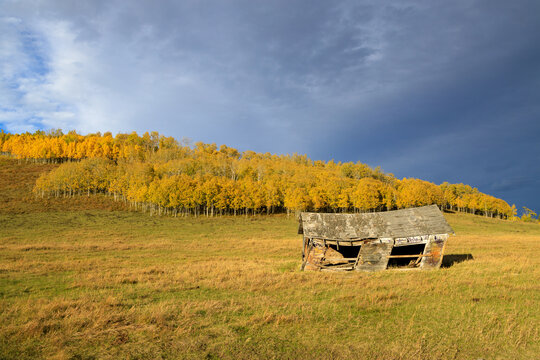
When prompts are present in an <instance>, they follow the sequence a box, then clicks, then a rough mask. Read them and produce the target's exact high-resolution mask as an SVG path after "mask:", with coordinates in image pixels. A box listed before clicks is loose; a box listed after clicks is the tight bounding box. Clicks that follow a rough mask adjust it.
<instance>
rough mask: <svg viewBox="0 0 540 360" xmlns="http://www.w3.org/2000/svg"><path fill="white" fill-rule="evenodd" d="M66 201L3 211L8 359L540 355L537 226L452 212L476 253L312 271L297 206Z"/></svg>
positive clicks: (0, 297)
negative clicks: (211, 208) (382, 267)
mask: <svg viewBox="0 0 540 360" xmlns="http://www.w3.org/2000/svg"><path fill="white" fill-rule="evenodd" d="M11 166H15V165H13V164H11ZM16 166H19V165H16ZM20 166H21V170H24V169H27V168H29V167H32V166H34V165H20ZM0 171H1V170H0ZM0 181H1V183H2V184H5V183H6V180H5V179H2V180H0ZM21 183H24V181H21ZM21 186H23V185H21ZM0 189H1V188H0ZM2 191H3V189H2ZM12 191H22V190H21V189H19V190H12ZM36 201H38V200H36ZM54 201H55V200H51V202H54ZM58 201H59V203H53V204H52V205H50V206H49V208H48V209H45V210H41V211H30V210H28V211H26V210H25V211H24V212H23V211H15V212H14V213H13V212H9V211H8V210H7V209H6V208H4V210H3V211H1V212H0V324H1V327H0V358H1V359H36V358H47V359H49V358H50V359H116V358H130V359H131V358H133V359H155V358H209V359H211V358H224V359H230V358H235V359H236V358H240V359H251V358H278V359H281V358H287V359H289V358H298V359H319V358H320V359H323V358H325V359H326V358H362V359H478V358H483V359H508V358H512V359H537V358H538V354H539V353H540V333H539V325H538V324H540V310H539V306H538V304H539V303H540V266H539V265H540V257H539V256H538V254H539V252H540V226H539V225H537V224H522V223H510V222H505V221H500V220H492V219H485V218H481V217H474V216H470V215H455V214H448V215H447V218H448V220H449V222H450V223H451V225H452V226H453V227H454V229H455V230H456V233H457V234H458V235H457V236H453V237H451V238H450V240H449V243H448V246H447V254H450V255H463V254H471V255H472V257H473V258H474V259H473V260H467V261H462V262H455V263H453V264H451V266H449V267H446V268H443V269H440V270H436V271H399V270H388V271H384V272H379V273H362V272H354V273H321V272H300V271H299V266H300V252H301V239H300V236H298V235H296V223H295V222H294V221H293V220H292V219H287V218H286V217H285V216H273V217H251V218H247V219H246V218H244V217H241V218H231V217H222V218H214V219H206V218H198V219H195V218H176V219H175V218H167V217H162V218H157V217H149V216H148V215H145V214H140V213H135V212H128V211H110V210H100V209H99V206H98V205H96V204H97V203H96V202H93V200H91V199H90V200H88V201H89V203H90V204H93V205H92V206H89V209H82V204H83V203H81V204H80V205H76V206H75V208H74V209H72V208H62V206H68V205H69V203H68V202H66V203H64V202H63V200H62V199H60V200H58ZM81 201H86V200H81ZM12 202H14V203H13V204H11V205H10V208H17V209H26V207H27V206H30V205H27V204H18V205H17V204H16V202H17V201H16V200H12ZM32 206H33V205H32ZM449 258H452V257H449ZM454 258H457V257H456V256H454Z"/></svg>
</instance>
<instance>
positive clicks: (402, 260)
mask: <svg viewBox="0 0 540 360" xmlns="http://www.w3.org/2000/svg"><path fill="white" fill-rule="evenodd" d="M425 248H426V244H415V245H405V246H395V247H394V248H392V252H391V253H390V256H406V255H411V256H410V257H409V256H407V257H397V258H392V257H391V258H390V259H389V260H388V267H389V268H390V267H417V266H419V265H420V260H422V258H421V257H419V256H412V255H422V254H423V253H424V249H425Z"/></svg>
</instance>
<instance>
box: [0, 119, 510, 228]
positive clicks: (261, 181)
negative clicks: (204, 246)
mask: <svg viewBox="0 0 540 360" xmlns="http://www.w3.org/2000/svg"><path fill="white" fill-rule="evenodd" d="M0 150H1V151H2V153H3V154H5V155H9V156H14V157H17V158H18V159H21V160H23V159H24V160H26V161H40V162H54V163H61V165H60V166H58V167H57V168H56V169H54V170H52V171H51V172H49V173H45V174H43V175H41V176H40V177H39V178H38V180H37V181H36V185H35V188H34V192H35V193H36V195H37V196H42V197H44V196H64V197H67V196H75V195H83V194H84V195H87V196H89V195H90V194H96V193H103V194H107V195H110V196H113V197H114V199H115V200H117V201H125V202H129V204H130V205H131V206H133V207H134V208H136V209H140V210H142V211H148V212H150V213H151V214H171V215H174V216H179V215H180V216H185V215H190V214H191V215H203V214H204V215H206V216H214V215H223V214H230V215H239V214H243V215H248V214H263V213H264V214H270V213H276V212H287V213H289V212H291V211H321V212H322V211H324V212H370V211H385V210H392V209H401V208H408V207H415V206H422V205H431V204H437V205H439V207H440V208H442V209H448V210H454V211H460V212H468V213H471V214H477V215H483V216H487V217H498V218H503V219H508V218H514V216H515V215H516V208H515V206H513V205H512V206H510V205H508V203H506V202H505V201H504V200H502V199H498V198H496V197H493V196H490V195H487V194H484V193H481V192H479V191H478V190H477V189H476V188H473V187H471V186H469V185H464V184H449V183H447V182H445V183H442V184H440V185H436V184H433V183H431V182H428V181H424V180H420V179H414V178H409V179H407V178H404V179H397V178H395V177H394V175H393V174H390V173H384V172H383V171H382V170H381V169H380V168H378V167H377V168H375V169H372V168H371V167H369V166H368V165H366V164H362V163H360V162H357V163H353V162H347V163H341V162H338V163H336V162H334V161H332V160H331V161H320V160H317V161H313V160H311V159H309V158H308V157H307V156H306V155H297V154H293V155H273V154H269V153H264V154H263V153H256V152H253V151H244V152H239V151H238V150H236V149H234V148H231V147H228V146H225V145H222V146H220V147H217V146H216V145H215V144H204V143H202V142H198V143H196V144H195V145H194V146H189V145H188V144H187V143H186V142H183V143H180V142H178V141H176V140H175V139H174V138H172V137H165V136H163V135H160V134H158V133H157V132H152V133H145V134H143V135H142V136H139V135H138V134H137V133H136V132H132V133H130V134H117V135H116V136H114V137H113V136H112V134H111V133H104V134H100V133H97V134H88V135H80V134H77V133H76V132H75V131H70V132H69V133H67V134H64V133H63V132H62V131H60V130H54V131H49V132H47V133H45V132H43V131H37V132H35V133H24V134H9V133H5V132H3V131H0Z"/></svg>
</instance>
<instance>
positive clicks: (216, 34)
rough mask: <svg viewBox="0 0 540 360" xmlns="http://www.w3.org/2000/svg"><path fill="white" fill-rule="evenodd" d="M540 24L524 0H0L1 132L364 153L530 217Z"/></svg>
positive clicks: (361, 156)
mask: <svg viewBox="0 0 540 360" xmlns="http://www.w3.org/2000/svg"><path fill="white" fill-rule="evenodd" d="M539 13H540V3H538V2H536V1H452V2H433V1H361V2H358V1H338V2H327V1H295V2H290V1H272V2H268V1H227V2H209V1H182V2H178V1H160V2H126V1H91V2H73V1H55V2H42V1H33V2H10V1H6V2H4V4H3V12H2V15H1V19H0V20H1V21H0V26H1V29H0V30H2V31H1V33H2V34H3V35H2V43H1V47H0V60H2V62H1V63H2V64H3V65H2V67H1V68H0V69H1V71H2V72H1V76H2V78H1V79H2V82H1V86H0V96H1V99H2V100H3V101H2V104H3V106H2V109H0V123H2V124H3V125H2V127H3V128H7V129H8V130H12V131H24V130H28V129H30V130H31V129H35V128H40V127H41V128H46V127H62V128H65V129H68V128H77V129H81V130H83V131H98V130H100V131H106V130H112V131H131V130H137V131H139V132H142V131H146V130H158V131H160V132H163V133H165V134H168V135H173V136H175V137H178V138H181V137H183V136H186V137H189V138H192V139H194V140H202V141H206V142H218V143H226V144H228V145H230V146H235V147H238V148H240V149H242V150H244V149H252V150H257V151H265V152H266V151H269V152H277V153H286V152H300V153H307V154H308V155H309V156H310V157H312V158H321V159H330V158H334V159H336V160H341V161H357V160H360V161H362V162H366V163H368V164H370V165H373V166H376V165H381V166H382V167H383V168H384V169H385V170H386V171H389V172H393V173H395V174H396V175H397V176H399V177H403V176H415V177H420V178H425V179H428V180H431V181H435V182H442V181H445V180H448V181H451V182H465V183H469V184H471V185H473V186H477V187H478V188H479V189H480V190H481V191H485V192H488V193H492V194H494V195H496V196H501V197H503V198H505V199H506V200H507V201H509V202H510V203H512V202H516V203H517V204H518V205H526V206H528V207H533V208H536V209H540V191H539V190H538V183H535V181H534V179H536V178H540V173H539V170H538V169H539V168H540V167H539V166H538V164H539V158H538V154H540V147H539V141H538V140H537V138H538V135H540V125H539V124H540V121H539V120H540V119H539V117H540V105H539V104H538V100H537V99H538V98H539V96H540V45H539V44H540V22H539V21H538V14H539ZM29 39H32V41H29ZM520 179H521V180H520ZM523 179H526V180H523Z"/></svg>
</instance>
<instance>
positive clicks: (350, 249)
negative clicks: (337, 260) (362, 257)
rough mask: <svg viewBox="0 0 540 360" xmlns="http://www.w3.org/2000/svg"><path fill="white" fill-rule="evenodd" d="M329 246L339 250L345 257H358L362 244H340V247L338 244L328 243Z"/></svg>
mask: <svg viewBox="0 0 540 360" xmlns="http://www.w3.org/2000/svg"><path fill="white" fill-rule="evenodd" d="M328 248H330V249H332V250H334V251H337V252H338V253H340V254H341V255H343V257H344V258H349V259H350V258H356V257H358V253H359V252H360V248H361V246H343V245H340V246H339V247H338V246H337V245H328Z"/></svg>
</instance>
